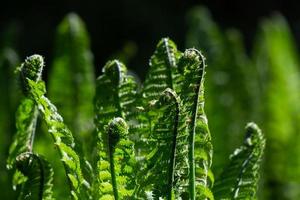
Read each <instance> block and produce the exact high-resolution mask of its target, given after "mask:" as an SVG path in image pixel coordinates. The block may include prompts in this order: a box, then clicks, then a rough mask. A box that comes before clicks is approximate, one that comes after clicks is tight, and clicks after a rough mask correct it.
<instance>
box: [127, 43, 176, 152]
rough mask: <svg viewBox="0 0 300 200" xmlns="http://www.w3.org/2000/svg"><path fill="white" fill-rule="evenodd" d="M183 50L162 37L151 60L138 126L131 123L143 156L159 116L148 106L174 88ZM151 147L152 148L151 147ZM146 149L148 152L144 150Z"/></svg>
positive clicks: (142, 93)
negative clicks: (151, 114)
mask: <svg viewBox="0 0 300 200" xmlns="http://www.w3.org/2000/svg"><path fill="white" fill-rule="evenodd" d="M180 56H181V52H180V51H177V47H176V45H175V43H174V42H173V41H172V40H170V39H169V38H163V39H161V40H160V41H159V42H158V44H157V46H156V50H155V52H154V54H153V55H152V57H151V59H150V62H149V71H148V73H147V75H146V79H145V82H144V84H143V87H142V89H141V92H140V98H139V99H138V101H137V103H136V104H137V106H138V108H140V109H139V110H137V111H136V113H138V114H136V115H135V116H134V117H135V120H136V121H137V124H138V127H135V126H132V125H131V124H129V125H130V128H131V132H133V134H135V135H137V136H136V137H137V138H138V141H139V142H135V144H136V148H137V149H139V150H141V151H142V152H140V154H141V156H144V155H146V154H147V153H149V151H150V150H149V149H148V148H147V147H149V145H148V144H147V140H148V138H149V137H151V136H150V133H151V129H153V127H154V125H155V123H156V120H157V118H156V117H155V116H154V117H151V116H149V114H150V113H148V106H149V103H150V102H151V101H153V100H154V101H157V100H158V99H159V98H160V96H161V94H162V93H163V92H164V90H166V89H167V88H170V89H172V90H173V89H174V80H175V78H176V75H177V73H176V70H177V63H178V59H179V57H180ZM150 149H151V148H150ZM144 151H146V152H144Z"/></svg>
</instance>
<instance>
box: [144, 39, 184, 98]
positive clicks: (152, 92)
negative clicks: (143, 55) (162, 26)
mask: <svg viewBox="0 0 300 200" xmlns="http://www.w3.org/2000/svg"><path fill="white" fill-rule="evenodd" d="M179 54H180V53H179V52H177V47H176V45H175V43H174V42H173V41H171V40H170V39H169V38H163V39H161V40H160V41H159V43H158V44H157V46H156V50H155V52H154V54H153V56H152V57H151V59H150V63H149V65H150V68H149V71H148V73H147V77H146V79H145V83H144V86H143V90H142V96H143V98H144V101H145V102H146V103H148V102H150V101H152V100H157V99H158V98H159V96H160V95H161V93H162V92H163V91H164V90H165V89H167V88H171V89H173V79H174V74H173V71H174V69H175V68H176V67H177V63H178V57H179Z"/></svg>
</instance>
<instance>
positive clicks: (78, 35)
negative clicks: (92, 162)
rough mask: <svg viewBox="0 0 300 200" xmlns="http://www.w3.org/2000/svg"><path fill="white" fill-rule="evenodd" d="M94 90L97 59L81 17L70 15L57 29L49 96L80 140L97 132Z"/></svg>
mask: <svg viewBox="0 0 300 200" xmlns="http://www.w3.org/2000/svg"><path fill="white" fill-rule="evenodd" d="M62 86H63V89H62ZM94 90H95V77H94V66H93V56H92V53H91V51H90V42H89V36H88V32H87V30H86V28H85V24H84V23H83V21H82V20H81V19H80V17H79V16H78V15H76V14H75V13H70V14H68V15H67V16H66V17H65V18H64V19H63V21H62V22H61V23H60V24H59V26H58V29H57V33H56V45H55V55H54V60H53V64H52V68H51V70H50V75H49V97H50V98H51V99H52V101H53V103H54V104H55V105H56V106H57V108H58V109H59V110H60V111H61V114H62V116H63V118H64V120H65V123H66V124H67V125H68V126H69V128H70V130H71V131H72V132H73V133H74V135H75V136H76V137H79V136H80V137H79V138H80V139H81V137H84V139H89V138H88V137H89V136H90V135H91V132H92V130H93V121H92V120H93V104H92V103H93V98H94V93H95V91H94Z"/></svg>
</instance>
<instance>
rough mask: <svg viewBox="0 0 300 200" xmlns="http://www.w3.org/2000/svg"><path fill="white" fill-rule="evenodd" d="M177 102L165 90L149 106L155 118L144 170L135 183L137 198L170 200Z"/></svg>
mask: <svg viewBox="0 0 300 200" xmlns="http://www.w3.org/2000/svg"><path fill="white" fill-rule="evenodd" d="M179 102H180V100H179V98H178V96H177V94H176V93H175V92H174V91H173V90H171V89H169V88H168V89H166V90H165V91H164V92H163V93H162V95H161V97H160V98H159V100H158V101H156V102H155V103H154V105H152V106H151V107H152V109H151V111H150V112H153V115H154V116H155V117H156V118H157V122H156V123H155V125H154V128H153V130H152V131H151V135H150V138H149V139H148V145H149V146H151V149H152V151H151V152H150V153H149V155H148V156H147V160H146V167H145V169H144V170H142V171H141V173H140V175H139V177H138V178H137V179H138V188H137V190H140V191H139V193H143V194H138V196H139V197H140V196H143V197H145V198H146V197H147V194H149V192H151V195H152V196H153V198H155V199H158V198H159V197H160V198H166V199H173V197H174V185H175V183H174V173H175V160H176V159H175V156H176V142H177V134H178V121H179V113H180V108H179Z"/></svg>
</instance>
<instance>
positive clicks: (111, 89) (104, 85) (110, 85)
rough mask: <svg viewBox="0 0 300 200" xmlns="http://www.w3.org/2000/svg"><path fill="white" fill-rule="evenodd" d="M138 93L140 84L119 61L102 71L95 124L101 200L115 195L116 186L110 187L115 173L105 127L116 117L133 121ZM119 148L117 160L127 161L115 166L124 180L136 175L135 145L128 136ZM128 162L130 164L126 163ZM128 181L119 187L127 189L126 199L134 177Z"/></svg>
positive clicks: (96, 100)
mask: <svg viewBox="0 0 300 200" xmlns="http://www.w3.org/2000/svg"><path fill="white" fill-rule="evenodd" d="M136 90H137V84H136V82H135V80H134V78H133V77H132V76H130V75H127V70H126V67H125V66H124V65H123V64H122V63H120V62H119V61H117V60H113V61H109V62H107V64H106V65H105V66H104V69H103V75H101V76H100V77H99V78H98V79H97V89H96V98H95V112H96V117H95V124H96V128H97V134H98V139H99V141H98V145H97V146H98V147H97V154H98V156H97V157H98V158H97V159H98V164H97V169H98V170H97V179H98V181H97V182H98V184H96V185H98V186H96V188H94V190H95V191H96V193H97V191H100V194H99V195H100V196H101V195H104V196H103V197H102V198H104V197H105V198H106V197H107V198H108V196H112V195H113V190H112V189H113V187H112V185H111V184H112V182H111V176H112V174H111V170H110V166H111V164H112V163H111V160H110V157H109V154H108V149H109V148H110V147H109V142H108V140H109V138H108V137H109V134H108V132H107V129H106V128H105V127H106V126H107V124H109V123H110V121H111V120H113V119H114V118H115V117H122V118H124V119H128V120H130V119H131V116H130V114H131V113H132V110H133V105H134V102H135V99H136V92H137V91H136ZM116 148H117V149H116V150H114V151H115V152H116V153H117V154H116V155H115V158H118V157H120V159H121V160H123V162H124V163H120V160H117V161H116V163H115V166H118V170H121V171H118V173H120V177H121V178H120V179H122V177H126V176H132V175H133V174H134V173H133V171H132V170H133V167H134V166H132V165H134V164H133V163H134V152H133V144H132V142H131V141H130V140H129V138H128V134H127V133H126V137H124V138H123V139H121V140H120V141H119V142H118V145H117V146H116ZM131 151H132V152H131ZM125 161H130V162H129V163H126V162H125ZM120 167H121V169H120ZM123 168H124V169H123ZM122 170H123V171H122ZM124 170H125V171H124ZM126 170H127V172H126ZM105 174H106V175H105ZM118 179H119V178H117V180H118ZM126 180H128V183H124V182H122V181H121V182H122V183H120V184H121V185H120V188H122V187H124V188H125V189H124V190H128V191H127V192H126V193H128V194H125V195H124V194H122V195H124V196H128V195H129V194H131V193H132V191H131V189H130V188H132V187H133V186H132V184H131V182H132V181H133V180H134V178H133V177H131V178H126ZM117 182H118V181H117ZM124 184H128V186H124ZM122 185H123V186H122ZM129 185H130V186H129ZM133 185H134V184H133ZM99 187H100V188H99ZM109 188H110V189H109Z"/></svg>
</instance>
